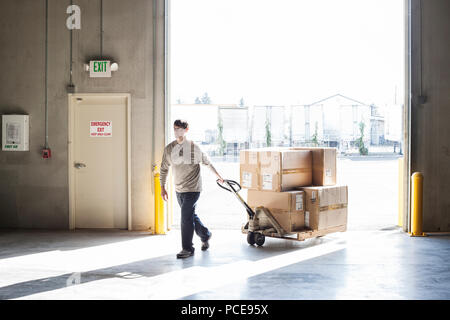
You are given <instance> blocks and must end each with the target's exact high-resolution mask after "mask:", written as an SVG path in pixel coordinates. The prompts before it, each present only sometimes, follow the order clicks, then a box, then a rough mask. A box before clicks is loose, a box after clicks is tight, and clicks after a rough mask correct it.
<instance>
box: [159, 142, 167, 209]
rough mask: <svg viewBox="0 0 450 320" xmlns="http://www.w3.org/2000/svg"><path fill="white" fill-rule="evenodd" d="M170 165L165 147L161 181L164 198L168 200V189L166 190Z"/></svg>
mask: <svg viewBox="0 0 450 320" xmlns="http://www.w3.org/2000/svg"><path fill="white" fill-rule="evenodd" d="M169 166H170V163H169V161H168V160H167V152H166V149H164V153H163V158H162V161H161V169H160V170H159V181H160V183H161V197H162V198H163V200H167V198H168V196H167V191H166V180H167V174H168V173H169Z"/></svg>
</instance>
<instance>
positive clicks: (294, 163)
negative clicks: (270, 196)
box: [259, 150, 312, 192]
mask: <svg viewBox="0 0 450 320" xmlns="http://www.w3.org/2000/svg"><path fill="white" fill-rule="evenodd" d="M259 163H260V166H259V171H260V176H259V190H261V191H275V192H281V191H288V190H293V189H295V188H296V187H301V186H309V185H311V184H312V153H311V152H310V151H309V150H263V151H260V153H259Z"/></svg>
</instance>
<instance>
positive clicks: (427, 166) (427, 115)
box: [411, 0, 450, 231]
mask: <svg viewBox="0 0 450 320" xmlns="http://www.w3.org/2000/svg"><path fill="white" fill-rule="evenodd" d="M411 5H412V6H411V9H412V10H411V18H412V26H411V36H412V53H411V90H412V103H411V172H416V171H420V172H422V173H423V174H424V204H423V206H424V207H423V209H424V225H423V228H424V231H450V196H449V195H450V125H449V122H450V41H449V39H450V1H448V0H425V1H419V0H412V3H411ZM421 56H422V57H421ZM421 88H422V90H421ZM421 91H422V94H423V95H425V96H427V102H425V103H424V104H420V102H419V101H418V96H419V95H420V92H421Z"/></svg>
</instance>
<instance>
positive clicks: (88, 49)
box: [0, 0, 164, 230]
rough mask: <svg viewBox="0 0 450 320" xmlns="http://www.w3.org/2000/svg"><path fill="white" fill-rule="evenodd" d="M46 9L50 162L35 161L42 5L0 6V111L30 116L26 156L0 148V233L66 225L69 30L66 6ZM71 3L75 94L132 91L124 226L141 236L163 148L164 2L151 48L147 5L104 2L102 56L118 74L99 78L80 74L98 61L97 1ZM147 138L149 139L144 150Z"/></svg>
mask: <svg viewBox="0 0 450 320" xmlns="http://www.w3.org/2000/svg"><path fill="white" fill-rule="evenodd" d="M48 4H49V10H48V30H49V31H48V61H49V67H48V120H49V126H48V134H49V146H50V148H51V150H52V158H51V159H49V160H44V159H42V157H41V149H42V147H43V146H44V142H45V122H44V121H45V113H44V110H45V103H44V101H45V100H44V94H45V81H44V76H45V64H44V62H45V0H20V1H16V0H2V1H1V2H0V48H1V49H0V70H1V72H0V83H1V84H2V85H1V86H0V114H7V113H25V114H29V115H30V123H31V128H30V151H29V152H0V227H11V228H16V227H21V228H63V229H66V228H68V227H69V206H68V203H69V198H68V194H69V192H68V191H69V190H68V188H69V186H68V163H67V161H68V160H67V159H68V145H67V139H68V130H67V119H68V102H67V101H68V99H67V91H66V85H67V84H68V83H69V77H70V73H69V70H70V31H69V30H68V29H67V27H66V19H67V17H68V16H69V15H68V14H67V13H66V8H67V6H68V5H69V4H70V1H69V0H66V1H63V0H49V2H48ZM73 4H76V5H78V6H80V8H81V30H73V31H72V35H73V50H72V52H73V83H74V85H75V86H76V91H75V92H76V93H87V92H101V93H105V92H106V93H108V92H128V93H131V106H132V111H131V113H132V118H131V123H132V125H131V158H132V163H131V170H132V177H131V184H132V190H131V192H132V203H131V207H132V221H133V225H132V228H133V229H134V230H147V229H149V228H150V227H152V226H153V223H154V219H153V216H154V213H153V208H154V204H153V199H154V197H153V194H152V190H153V186H152V180H153V174H152V163H153V158H155V159H156V160H158V159H159V158H160V157H161V151H162V150H161V149H162V147H163V145H164V65H163V64H162V66H161V63H163V61H164V59H163V58H164V51H163V49H164V36H163V35H164V20H163V19H164V2H163V1H160V0H158V5H157V11H155V12H157V13H158V14H157V16H158V20H157V28H156V30H155V32H156V34H157V35H158V37H157V39H158V41H159V42H158V43H155V47H154V42H153V38H154V29H153V20H154V19H153V1H151V0H133V1H123V0H104V1H103V30H104V34H103V55H104V56H107V57H111V58H113V59H114V60H115V61H116V62H118V63H119V71H117V72H115V73H113V76H112V78H106V79H105V78H103V79H93V78H89V77H88V73H87V72H85V71H84V70H83V65H84V63H86V62H87V61H89V59H90V58H92V57H98V56H100V0H73ZM158 33H159V34H158ZM154 49H156V51H155V52H156V55H155V58H156V61H157V63H158V64H157V68H155V70H156V71H157V72H156V73H154V71H155V70H154V67H153V60H154V59H153V58H154V56H153V54H154V52H153V51H154ZM161 57H162V59H161ZM161 70H162V72H161ZM154 79H155V82H154ZM154 84H155V86H154ZM154 88H155V89H156V91H155V92H156V95H155V100H156V106H157V107H156V108H155V110H153V103H154V95H153V93H154ZM154 111H155V115H156V118H155V123H156V127H155V128H153V115H154ZM154 129H155V130H154ZM154 132H155V133H156V141H157V143H156V144H155V145H154V146H153V145H152V141H153V140H154V139H153V133H154ZM153 151H154V152H155V153H153Z"/></svg>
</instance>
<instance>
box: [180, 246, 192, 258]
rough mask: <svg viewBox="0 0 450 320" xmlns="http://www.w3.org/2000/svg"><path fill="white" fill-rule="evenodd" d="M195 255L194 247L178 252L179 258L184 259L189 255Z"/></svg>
mask: <svg viewBox="0 0 450 320" xmlns="http://www.w3.org/2000/svg"><path fill="white" fill-rule="evenodd" d="M193 255H194V248H192V251H189V250H185V249H183V250H181V251H180V252H179V253H177V258H178V259H183V258H187V257H190V256H193Z"/></svg>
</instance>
